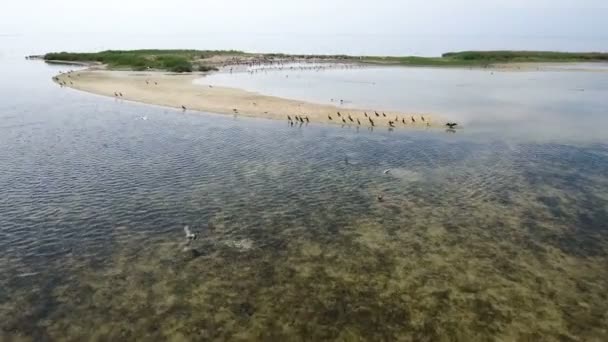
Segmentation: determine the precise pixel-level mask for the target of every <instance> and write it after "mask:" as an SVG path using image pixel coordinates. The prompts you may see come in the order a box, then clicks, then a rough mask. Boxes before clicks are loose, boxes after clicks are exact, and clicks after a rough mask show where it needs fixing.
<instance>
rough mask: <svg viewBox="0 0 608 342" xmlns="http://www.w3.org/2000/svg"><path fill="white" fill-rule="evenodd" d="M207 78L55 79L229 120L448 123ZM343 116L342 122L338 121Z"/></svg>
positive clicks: (96, 73)
mask: <svg viewBox="0 0 608 342" xmlns="http://www.w3.org/2000/svg"><path fill="white" fill-rule="evenodd" d="M205 75H208V73H206V74H205V73H196V74H195V73H186V74H178V73H168V72H166V71H117V70H103V69H96V68H89V69H84V70H79V71H70V72H67V73H62V74H59V75H57V76H54V77H53V81H54V82H55V83H57V84H60V85H61V86H65V87H69V88H73V89H77V90H81V91H85V92H89V93H93V94H97V95H103V96H108V97H114V98H119V99H123V100H129V101H134V102H140V103H145V104H151V105H160V106H166V107H172V108H177V109H182V106H185V107H186V108H187V110H196V111H200V112H211V113H218V114H225V115H242V116H248V117H260V118H267V119H274V120H287V117H288V116H289V117H291V118H292V119H294V118H295V117H296V116H298V117H302V119H304V120H306V119H305V118H306V117H308V120H309V122H310V123H324V124H339V125H350V126H362V127H372V124H371V122H370V119H369V118H368V117H366V116H365V114H367V115H368V116H370V117H371V120H372V121H373V123H374V125H373V126H374V127H388V128H390V125H389V120H390V121H394V120H395V118H397V120H398V122H395V123H394V128H427V127H435V128H437V127H443V123H442V122H443V121H439V120H440V118H439V117H437V116H436V115H432V114H430V113H405V112H397V111H391V110H383V109H381V108H376V109H365V108H360V109H359V108H345V107H339V106H334V105H327V104H320V103H312V102H307V101H300V100H294V99H287V98H281V97H276V96H271V95H264V94H260V93H256V92H250V91H247V90H243V89H238V88H228V87H215V86H211V85H203V84H197V83H194V80H196V79H200V78H202V77H204V76H205ZM115 93H116V94H118V96H116V94H115ZM120 94H122V96H120ZM375 111H377V112H378V113H379V115H380V116H379V117H377V116H376V115H375V114H374V112H375ZM338 112H340V114H341V116H338V115H337V113H338ZM382 113H384V114H386V116H383V115H382ZM349 117H350V118H349ZM330 118H331V120H330ZM351 119H352V120H351ZM343 120H344V121H343ZM357 120H358V121H357ZM403 121H405V123H403ZM414 121H415V122H414ZM304 122H305V123H308V122H306V121H304ZM296 124H299V123H297V122H296Z"/></svg>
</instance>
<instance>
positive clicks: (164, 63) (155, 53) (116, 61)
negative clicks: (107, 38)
mask: <svg viewBox="0 0 608 342" xmlns="http://www.w3.org/2000/svg"><path fill="white" fill-rule="evenodd" d="M238 54H242V52H240V51H200V50H128V51H124V50H107V51H101V52H92V53H78V52H58V53H47V54H46V55H44V59H45V60H46V61H68V62H76V61H77V62H99V63H103V64H107V65H108V66H109V67H110V68H115V69H120V68H125V69H133V70H146V69H161V70H168V71H173V72H192V71H193V70H194V66H193V61H195V60H197V59H203V58H208V57H210V56H215V55H238ZM201 67H204V66H203V65H199V70H200V68H201Z"/></svg>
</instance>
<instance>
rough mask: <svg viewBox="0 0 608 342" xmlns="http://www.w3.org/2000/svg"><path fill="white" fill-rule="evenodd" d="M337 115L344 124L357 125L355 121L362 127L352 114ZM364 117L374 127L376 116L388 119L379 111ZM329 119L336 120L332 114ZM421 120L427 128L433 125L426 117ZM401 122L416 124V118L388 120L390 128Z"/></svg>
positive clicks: (338, 113)
mask: <svg viewBox="0 0 608 342" xmlns="http://www.w3.org/2000/svg"><path fill="white" fill-rule="evenodd" d="M336 115H337V116H338V118H339V119H338V120H342V123H344V124H347V123H353V124H354V123H355V120H356V122H357V125H359V126H360V125H361V120H359V118H356V119H353V117H352V116H351V115H350V114H342V113H340V112H339V111H338V112H336ZM363 115H364V116H365V117H366V118H367V120H368V121H369V124H370V125H371V126H372V127H375V126H376V123H375V122H374V119H373V116H374V115H375V116H376V118H387V115H386V113H384V112H382V114H380V113H378V112H377V111H374V114H369V115H368V114H367V112H363ZM327 119H329V120H330V121H333V120H334V118H333V117H332V116H331V114H328V115H327ZM420 120H421V121H422V122H424V123H426V125H427V126H430V125H431V123H430V122H429V121H428V120H427V119H426V118H425V117H424V115H421V116H420ZM400 121H401V123H402V124H404V125H406V124H407V121H411V122H412V123H416V118H414V117H413V116H410V117H409V118H407V117H402V118H401V120H399V116H398V115H397V116H395V119H393V120H388V125H389V127H392V128H394V127H396V126H395V125H396V124H397V123H399V122H400Z"/></svg>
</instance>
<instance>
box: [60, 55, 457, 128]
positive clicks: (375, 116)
mask: <svg viewBox="0 0 608 342" xmlns="http://www.w3.org/2000/svg"><path fill="white" fill-rule="evenodd" d="M240 63H243V62H237V63H234V64H240ZM243 64H245V65H247V66H248V67H254V66H258V67H259V66H264V65H277V66H276V68H278V69H279V70H280V69H282V68H284V67H285V66H284V63H283V62H281V61H272V60H270V61H264V60H262V61H253V62H252V61H249V62H247V63H243ZM326 67H330V66H319V65H313V66H310V67H300V68H301V69H305V68H313V69H317V68H326ZM334 67H335V66H334ZM288 68H290V69H294V67H293V66H289V67H288ZM59 73H60V75H66V76H67V78H69V79H70V80H69V83H70V85H73V84H74V82H73V81H72V80H71V78H72V75H71V74H72V73H74V71H73V70H70V71H68V72H66V73H63V72H61V71H60V72H59ZM77 76H80V74H77ZM53 80H54V81H56V82H57V83H59V85H60V86H62V87H63V86H65V85H67V84H68V83H67V82H68V81H66V80H62V79H60V78H59V77H58V76H55V77H53ZM145 83H146V84H147V85H150V84H152V83H154V85H158V81H151V80H149V79H146V80H145ZM210 87H211V86H210ZM114 96H115V97H117V98H122V97H123V93H122V92H121V91H114ZM333 101H334V99H332V102H333ZM336 101H338V100H336ZM339 101H340V104H343V103H344V100H339ZM181 108H182V110H183V111H186V110H187V107H186V106H185V105H182V106H181ZM233 112H234V113H235V114H238V110H237V109H236V108H234V109H233ZM363 116H364V118H365V119H364V118H358V117H353V116H352V115H351V114H350V113H348V114H346V113H340V111H336V114H335V117H334V116H332V115H331V114H327V119H328V120H329V121H335V122H338V123H339V122H340V121H341V122H342V124H343V125H355V124H356V125H357V126H362V125H365V124H366V123H367V124H369V127H370V128H373V127H376V125H377V124H378V121H380V120H386V124H387V125H388V127H389V129H392V128H395V127H397V126H396V125H398V124H401V125H407V124H408V123H411V124H417V123H418V124H424V125H426V126H431V122H430V119H429V118H425V117H424V115H420V116H419V117H418V120H419V121H417V120H416V117H414V116H413V115H409V116H408V115H402V116H401V117H399V115H396V116H395V118H394V119H390V118H389V116H387V114H386V113H384V112H378V111H373V113H371V112H370V114H368V113H367V112H363ZM361 119H363V121H362V120H361ZM287 121H288V123H289V125H291V126H293V125H295V124H300V125H302V124H304V123H306V124H308V123H310V119H309V118H308V115H294V116H293V118H292V117H291V116H290V115H287ZM445 126H446V127H448V130H450V131H452V132H453V130H454V128H455V127H456V126H458V124H457V123H456V122H447V123H446V124H445Z"/></svg>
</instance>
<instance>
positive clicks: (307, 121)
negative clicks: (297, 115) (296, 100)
mask: <svg viewBox="0 0 608 342" xmlns="http://www.w3.org/2000/svg"><path fill="white" fill-rule="evenodd" d="M305 119H306V123H309V122H310V120H308V115H306V117H305Z"/></svg>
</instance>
